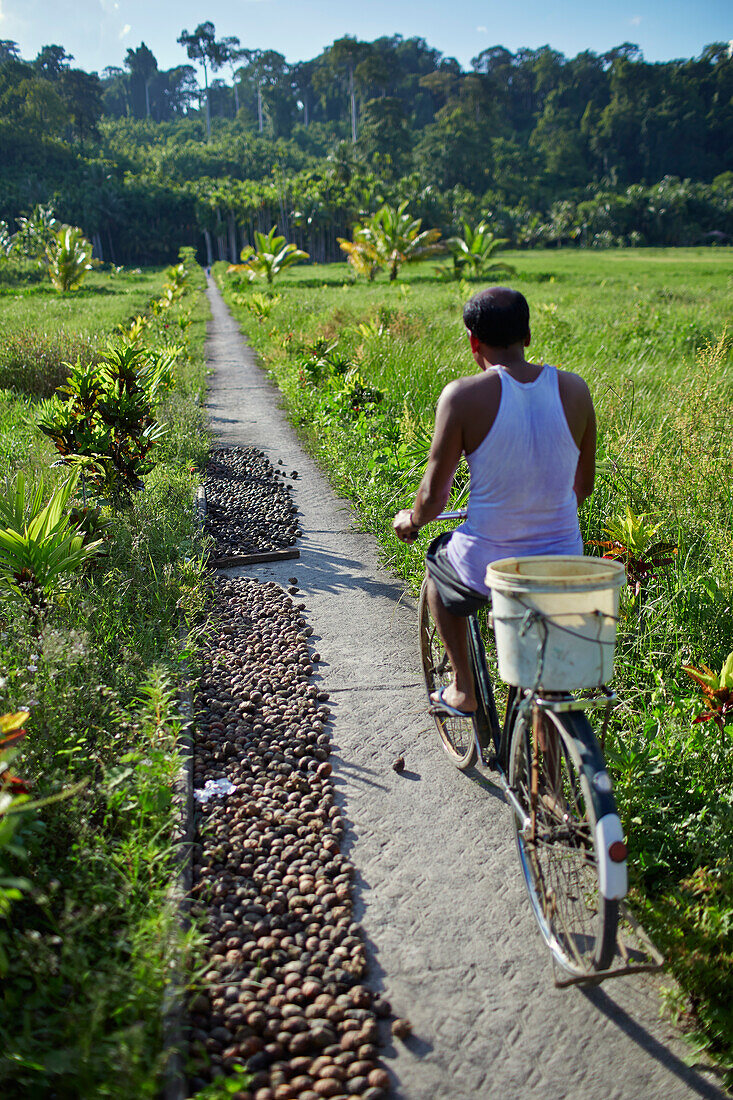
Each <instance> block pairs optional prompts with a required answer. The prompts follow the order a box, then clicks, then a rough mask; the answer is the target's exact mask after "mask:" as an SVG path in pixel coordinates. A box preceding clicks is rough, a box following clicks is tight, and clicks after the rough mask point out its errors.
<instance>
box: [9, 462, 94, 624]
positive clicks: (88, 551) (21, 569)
mask: <svg viewBox="0 0 733 1100" xmlns="http://www.w3.org/2000/svg"><path fill="white" fill-rule="evenodd" d="M78 477H79V474H78V471H74V472H73V473H72V474H71V476H70V477H69V478H68V479H67V480H66V481H65V482H64V483H63V484H62V485H60V486H59V488H58V489H57V490H56V491H55V493H53V495H52V496H51V499H50V500H49V501H48V503H47V504H44V503H43V480H42V479H41V480H40V481H39V483H38V485H36V487H35V490H33V489H31V488H30V487H29V486H28V484H27V482H26V479H25V475H24V474H22V473H19V474H18V475H17V476H16V478H15V482H14V483H12V484H8V485H7V486H6V490H5V494H4V495H2V496H0V591H4V592H5V593H6V595H7V596H9V597H10V598H11V599H19V600H21V601H22V602H23V603H24V604H25V605H26V606H27V607H28V609H29V611H30V613H31V616H32V617H34V618H36V619H37V618H39V617H40V616H41V615H42V614H43V613H44V612H45V611H46V609H47V607H48V605H49V602H50V601H51V600H52V599H53V597H54V596H55V595H57V593H58V592H59V590H60V589H61V588H63V586H64V585H65V583H66V581H67V578H68V576H69V574H70V573H74V572H76V571H77V570H79V569H80V568H81V567H82V566H83V565H85V564H86V563H87V562H88V561H89V560H90V559H91V558H92V557H93V556H94V555H95V554H96V553H97V552H98V550H99V548H100V546H101V545H102V541H101V539H99V540H96V541H93V542H85V540H84V536H83V534H81V533H80V532H79V530H78V528H77V527H75V526H74V525H73V524H72V521H71V516H70V514H69V502H70V500H71V497H72V496H73V494H74V492H75V490H76V485H77V481H78Z"/></svg>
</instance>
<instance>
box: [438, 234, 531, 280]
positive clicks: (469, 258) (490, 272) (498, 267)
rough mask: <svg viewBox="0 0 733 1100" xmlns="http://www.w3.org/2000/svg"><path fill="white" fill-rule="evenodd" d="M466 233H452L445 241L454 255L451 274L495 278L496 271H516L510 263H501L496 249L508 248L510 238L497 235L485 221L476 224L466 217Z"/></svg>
mask: <svg viewBox="0 0 733 1100" xmlns="http://www.w3.org/2000/svg"><path fill="white" fill-rule="evenodd" d="M461 224H462V225H463V236H462V237H449V238H448V240H447V241H446V242H445V243H446V246H447V248H448V251H449V252H450V254H451V257H452V259H453V269H452V271H451V277H452V278H453V279H465V278H469V279H471V278H477V277H478V276H479V275H480V276H482V277H483V278H493V276H495V275H514V274H515V269H514V268H513V267H512V266H511V265H510V264H505V263H497V262H496V261H495V253H496V252H498V251H499V249H501V248H504V247H505V246H506V245H507V244H509V241H508V240H506V239H503V238H497V237H495V236H494V234H493V233H492V232H491V230H490V229H489V226H488V223H487V222H485V221H481V222H479V224H478V225H477V226H476V227H475V228H473V227H472V226H471V225H469V223H468V222H467V221H465V220H464V219H462V220H461Z"/></svg>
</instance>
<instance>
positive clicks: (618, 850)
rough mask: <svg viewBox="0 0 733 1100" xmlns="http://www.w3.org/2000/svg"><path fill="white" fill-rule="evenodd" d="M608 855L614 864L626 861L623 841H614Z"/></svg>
mask: <svg viewBox="0 0 733 1100" xmlns="http://www.w3.org/2000/svg"><path fill="white" fill-rule="evenodd" d="M608 854H609V856H610V857H611V859H612V860H613V862H614V863H623V861H624V860H625V859H626V845H625V844H624V842H623V840H614V842H613V844H612V845H611V847H610V848H609V849H608Z"/></svg>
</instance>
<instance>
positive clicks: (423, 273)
mask: <svg viewBox="0 0 733 1100" xmlns="http://www.w3.org/2000/svg"><path fill="white" fill-rule="evenodd" d="M502 259H506V261H507V262H509V263H511V264H513V265H514V266H515V267H516V270H517V275H516V277H514V278H513V279H512V280H511V282H512V285H513V286H515V287H517V289H520V290H522V291H523V292H524V293H525V295H526V296H527V298H528V300H529V303H530V309H531V313H532V345H531V347H530V354H531V356H532V357H534V359H535V361H544V362H551V363H555V364H556V365H559V366H562V367H564V368H566V369H569V370H574V371H577V372H578V373H579V374H581V375H582V376H583V377H584V378H585V379H586V380H587V381H588V383H589V385H590V388H591V391H592V393H593V395H594V400H595V403H596V408H597V412H598V419H599V451H598V460H599V461H598V478H597V484H596V490H595V493H594V495H593V497H592V499H591V501H590V502H589V503H588V504H587V505H586V506H585V507H584V509H583V511H582V515H581V526H582V530H583V533H584V537H585V538H586V539H587V540H592V539H602V538H603V537H604V528H605V524H606V522H607V520H608V519H609V518H610V517H612V516H614V515H617V514H619V513H621V512H623V511H624V509H625V508H626V506H627V505H628V506H630V507H631V508H632V509H633V510H634V511H635V512H636V513H637V514H646V515H648V516H649V517H650V519H653V520H654V521H655V522H659V523H660V524H661V530H660V533H659V537H660V538H664V539H668V540H669V541H671V542H673V543H674V545H675V547H676V548H677V553H676V554H675V555H674V562H673V564H672V566H671V567H669V568H666V569H663V570H660V571H659V573H658V575H657V576H655V577H653V578H652V580H651V581H650V583H649V584H648V586H647V587H646V589H645V591H644V593H643V594H642V596H641V597H640V598H639V599H636V600H634V599H632V598H631V595H630V594H629V596H625V597H624V600H623V602H622V619H621V622H620V629H619V644H618V652H617V677H616V679H617V686H618V689H619V691H620V693H621V694H622V696H623V700H624V702H623V706H622V708H621V709H620V710H619V711H618V712H617V717H616V719H615V721H614V725H613V729H612V730H611V735H610V737H609V742H608V755H609V759H610V762H611V766H612V768H613V770H614V773H615V779H616V789H617V794H618V799H619V804H620V810H621V814H622V817H623V820H624V825H625V828H626V831H627V835H628V839H629V848H630V853H631V874H632V884H633V890H632V898H633V901H634V904H635V905H636V907H637V909H638V910H639V911H640V912H641V913H642V914H643V917H644V921H645V923H646V925H647V927H648V928H649V930H650V932H651V933H652V934H653V936H654V937H655V938H656V939H657V941H658V943H659V944H660V946H661V947H662V949H663V950H664V951H665V952H666V953H667V955H668V958H669V961H670V965H671V968H672V971H673V972H674V974H675V975H676V977H677V978H678V980H679V983H680V988H681V990H682V1001H681V1002H680V1003H679V1004H678V1008H679V1009H680V1011H681V1012H684V1013H689V1014H690V1015H689V1019H690V1020H691V1021H692V1023H691V1026H692V1028H693V1030H694V1031H695V1036H696V1041H697V1043H698V1045H699V1046H700V1047H701V1048H703V1049H705V1050H707V1051H708V1053H709V1054H710V1055H711V1056H713V1057H714V1058H716V1059H717V1060H718V1061H719V1063H720V1064H721V1066H722V1067H723V1068H724V1069H725V1070H726V1071H727V1073H728V1075H729V1079H730V1080H733V1009H732V1008H731V998H730V990H731V988H733V889H732V888H731V881H733V875H732V874H731V872H732V871H733V793H732V792H733V744H732V738H731V735H732V734H733V726H731V725H729V726H728V727H727V729H726V731H725V733H720V732H719V731H718V730H716V729H715V728H714V726H713V725H712V724H710V723H706V724H702V725H695V724H693V719H694V717H695V716H696V714H697V713H698V712H699V711H700V710H701V709H702V702H701V699H700V697H699V695H698V693H697V689H696V688H695V686H694V684H693V683H692V681H691V680H689V678H688V677H687V676H686V674H685V673H684V672H683V670H682V665H683V664H686V663H692V664H695V665H699V664H700V663H701V662H704V663H706V664H708V665H710V666H711V667H714V668H719V667H720V665H721V663H722V661H723V659H724V658H725V657H726V655H727V654H728V653H729V652H730V651H731V650H733V616H732V615H731V608H732V607H733V497H732V495H731V485H733V445H732V442H731V441H732V439H733V436H732V434H731V431H730V417H729V410H730V403H731V397H732V396H733V332H732V331H729V330H728V328H727V325H728V324H729V322H730V301H731V291H732V290H733V251H732V250H730V249H670V250H666V251H661V250H653V249H638V250H634V249H626V250H618V251H608V252H581V251H575V250H572V251H571V250H567V251H544V252H540V251H536V252H516V253H503V254H502ZM436 266H437V265H436V264H434V263H431V264H420V265H415V267H413V268H403V269H402V271H401V272H400V278H399V281H398V282H397V283H396V284H393V285H389V284H388V283H387V282H386V280H385V277H384V276H379V277H378V279H377V280H376V281H375V282H374V283H373V284H371V285H370V284H366V283H357V284H355V283H353V281H352V279H351V278H350V275H349V272H348V269H347V267H346V265H331V266H325V267H314V266H311V267H300V268H297V269H293V270H292V271H291V272H288V273H287V274H286V275H284V276H283V277H282V278H281V279H279V280H278V281H277V283H276V285H275V288H274V290H275V293H276V295H278V296H279V301H277V302H276V304H275V305H274V306H273V308H272V310H271V311H270V312H269V316H267V317H266V318H263V319H261V320H258V319H257V316H256V312H253V311H251V310H249V309H248V308H247V301H248V295H251V293H252V291H251V290H250V289H248V288H247V287H246V286H240V287H238V288H237V287H235V286H233V284H232V281H231V280H226V279H224V278H223V271H224V268H223V265H221V266H220V267H217V269H216V274H217V276H218V277H219V278H220V279H221V280H222V282H223V285H224V286H225V287H226V288H227V289H226V294H227V297H228V299H229V301H230V303H232V304H233V308H234V311H235V315H236V316H237V317H238V318H239V319H240V321H241V324H242V328H243V330H244V331H245V333H246V334H247V335H248V337H249V338H250V340H251V342H252V343H253V345H254V346H255V347H256V349H257V350H258V351H259V353H260V355H261V357H262V360H263V362H264V364H265V365H266V366H267V367H268V369H269V370H270V371H271V372H272V373H273V375H274V377H275V378H276V379H277V381H278V383H279V384H280V386H281V388H282V389H283V391H284V393H285V394H286V397H287V400H288V403H289V407H290V411H291V416H292V418H293V420H294V422H295V423H296V424H297V425H298V426H299V427H300V428H301V430H302V432H303V434H304V435H305V437H306V438H307V440H308V441H309V443H310V446H311V448H312V450H313V451H314V453H315V454H316V455H317V456H318V457H319V458H320V459H321V460H322V462H323V463H324V464H325V466H326V468H327V469H328V471H329V473H330V475H331V477H332V479H333V482H334V484H335V486H336V487H337V488H338V489H339V490H340V491H341V492H343V493H344V494H346V495H347V496H348V497H349V498H350V499H351V500H352V501H353V502H354V503H355V504H356V505H357V506H358V508H359V511H360V514H361V518H362V522H363V525H364V527H365V529H367V530H369V531H371V532H373V533H374V534H375V535H376V537H377V538H378V539H379V541H380V543H381V546H382V555H383V560H384V561H385V563H386V564H387V565H388V566H389V567H390V568H392V569H393V570H394V571H395V572H397V573H399V574H401V575H402V576H403V577H405V578H406V579H407V580H408V581H409V582H410V584H411V585H412V587H413V589H414V590H416V589H417V586H418V585H419V583H420V579H421V577H422V571H423V554H424V550H425V544H426V542H427V539H428V537H429V536H427V535H426V536H424V537H423V538H422V539H421V540H420V542H419V544H418V545H417V546H414V547H405V546H403V545H402V544H400V543H398V542H397V540H396V539H395V538H394V536H393V535H392V533H391V527H390V520H391V517H392V515H393V514H394V512H395V511H396V510H397V509H398V508H399V507H401V506H404V505H409V504H410V503H411V502H412V497H413V494H414V490H415V488H416V485H417V481H418V480H419V476H420V473H421V461H420V460H421V459H422V460H424V458H425V454H426V451H425V448H426V440H427V438H428V437H429V433H430V431H431V429H432V422H433V415H434V409H435V402H436V400H437V397H438V395H439V393H440V391H441V389H442V388H443V386H444V385H445V384H446V383H447V382H449V381H450V380H451V379H453V378H456V377H459V376H461V375H463V374H466V373H469V372H471V371H473V370H475V365H474V363H473V360H472V358H471V356H470V354H469V350H468V342H467V338H466V334H465V330H464V327H463V324H462V320H461V307H462V305H463V302H464V301H465V300H466V299H467V298H468V297H469V296H470V295H471V294H472V293H473V292H474V291H475V290H476V289H478V288H479V287H480V285H481V284H471V285H469V284H465V283H461V284H456V283H446V282H441V281H439V280H438V279H436V277H435V270H434V269H435V267H436ZM257 289H258V290H261V289H262V288H261V287H258V288H257ZM319 341H320V343H317V342H319ZM324 356H325V358H324ZM375 391H377V392H375ZM460 472H461V471H459V473H460ZM436 533H437V530H436Z"/></svg>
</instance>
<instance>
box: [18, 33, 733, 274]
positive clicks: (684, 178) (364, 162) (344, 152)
mask: <svg viewBox="0 0 733 1100" xmlns="http://www.w3.org/2000/svg"><path fill="white" fill-rule="evenodd" d="M177 41H178V42H179V44H180V46H181V60H182V64H181V65H179V66H177V67H175V68H173V69H170V70H167V71H163V70H161V69H159V67H158V63H157V60H156V58H155V56H154V55H153V53H152V52H151V50H150V49H148V47H147V46H146V45H145V43H141V44H140V46H138V47H137V48H136V49H128V51H127V54H126V56H125V58H124V61H123V64H122V65H121V66H119V67H114V66H111V67H109V68H107V69H105V70H104V71H103V73H102V74H101V76H100V75H98V74H97V73H87V72H85V71H83V70H82V69H77V68H74V67H73V61H74V59H73V57H72V56H71V55H69V54H68V53H67V52H66V50H65V49H64V48H63V47H61V46H58V45H48V46H44V47H43V49H42V50H41V51H40V53H39V54H38V56H37V57H36V58H35V59H33V60H26V59H23V58H22V57H21V56H20V50H19V48H18V46H17V44H16V43H14V42H12V41H1V42H0V148H1V149H2V158H1V163H0V220H2V221H3V222H4V223H5V230H4V231H5V234H6V235H7V233H9V232H12V230H13V227H14V225H15V224H16V223H17V219H18V218H19V217H20V216H21V215H27V214H28V213H29V212H30V211H31V209H32V208H33V207H34V206H36V205H38V204H42V205H46V206H51V207H52V208H53V211H54V213H55V214H56V216H57V217H58V218H60V219H61V220H63V221H65V222H69V223H72V224H75V225H79V226H81V227H82V229H83V230H84V232H85V233H86V235H87V236H88V237H89V238H90V239H91V240H93V242H94V247H95V252H96V254H97V256H98V257H99V258H101V259H105V260H109V261H112V262H114V263H158V262H165V261H168V260H170V259H171V258H172V257H173V256H175V254H176V252H177V250H178V248H179V246H180V245H184V244H192V245H194V246H195V247H196V248H197V249H198V250H199V255H200V258H201V259H203V260H206V259H212V258H229V259H236V257H237V255H238V253H239V250H240V249H241V247H242V246H243V245H244V244H246V243H247V242H248V241H249V240H250V239H251V236H252V233H253V231H254V230H255V229H257V228H259V229H262V230H267V229H269V228H270V226H271V225H273V224H275V223H277V225H278V226H279V228H280V229H281V231H282V232H284V233H285V234H286V235H287V236H288V237H289V238H290V239H292V240H294V241H296V242H297V243H298V245H299V246H301V247H303V248H305V249H307V251H308V252H309V253H310V255H311V257H312V258H313V259H315V260H320V261H324V260H330V259H336V258H342V257H341V253H340V252H339V250H338V246H337V243H336V238H337V237H338V236H345V235H349V234H350V229H351V226H352V225H353V223H354V222H355V221H356V220H357V219H358V218H359V217H360V216H362V215H364V214H366V213H369V212H372V211H373V210H375V209H376V208H377V206H379V204H380V203H381V202H384V201H392V202H395V201H401V200H404V199H407V200H408V201H409V204H410V212H411V213H412V214H414V215H415V216H417V217H421V218H423V224H424V226H425V227H436V228H439V229H440V230H441V232H443V233H449V232H451V231H452V230H454V229H455V228H456V227H457V225H458V223H459V220H460V219H461V218H462V217H463V218H467V219H469V220H474V221H477V220H479V219H480V218H487V219H488V220H489V221H490V222H491V224H492V228H494V230H495V232H496V233H497V234H498V235H500V236H502V237H506V238H508V239H509V240H510V241H511V242H512V244H514V245H515V246H518V247H529V246H532V245H538V244H543V245H545V246H548V245H561V244H562V245H568V244H573V243H575V244H577V245H579V246H594V247H608V246H611V245H614V244H625V245H667V244H670V245H671V244H675V245H680V244H682V245H685V244H699V243H710V244H714V243H726V242H729V241H730V240H731V238H732V237H733V144H732V143H731V141H730V135H731V133H733V57H732V56H731V54H732V51H731V49H730V47H729V45H728V44H722V43H717V44H713V45H710V46H708V47H707V48H706V49H705V50H704V51H703V53H702V54H701V55H700V57H698V58H694V59H689V60H675V61H669V62H664V63H656V64H650V63H648V62H646V61H644V59H643V57H642V55H641V52H640V50H639V49H638V47H636V46H634V45H631V44H628V43H626V44H624V45H621V46H619V47H617V48H615V49H613V50H610V51H609V52H608V53H605V54H601V55H597V54H595V53H592V52H590V51H586V52H584V53H581V54H578V56H577V57H575V58H566V57H564V56H563V55H562V54H561V53H558V52H557V51H556V50H553V49H551V48H550V47H549V46H543V47H541V48H540V49H534V50H530V49H520V50H517V52H516V53H511V52H510V51H509V50H507V49H504V48H503V47H501V46H493V47H491V48H489V49H486V50H483V51H482V52H481V53H480V54H478V56H477V57H475V58H474V59H473V61H472V63H471V64H472V67H471V70H470V71H468V72H466V71H464V70H463V69H462V68H461V66H460V65H459V64H458V62H457V61H456V60H455V59H454V58H450V57H445V56H443V54H441V52H440V51H439V50H437V49H434V48H433V47H431V46H429V45H428V44H427V43H426V42H425V40H424V39H422V38H410V39H405V38H402V37H401V36H399V35H394V36H391V37H383V38H379V39H377V40H376V41H374V42H361V41H358V40H357V39H354V38H350V37H345V38H341V39H338V40H337V41H335V42H334V43H333V44H332V45H331V46H329V47H328V48H327V49H325V50H324V51H323V52H322V53H321V54H320V55H319V56H318V57H316V58H313V59H312V60H310V61H301V62H297V63H296V64H289V63H288V62H287V61H286V60H285V58H284V57H283V55H282V54H280V53H277V52H276V51H274V50H258V49H246V48H243V47H242V46H241V43H240V41H239V39H238V38H236V37H222V38H217V37H216V29H215V27H214V25H213V24H211V23H203V24H201V25H200V26H198V27H197V28H196V29H195V30H194V31H192V32H189V31H187V30H182V31H181V33H180V36H179V38H178V40H177ZM1 238H2V233H0V239H1Z"/></svg>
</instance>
